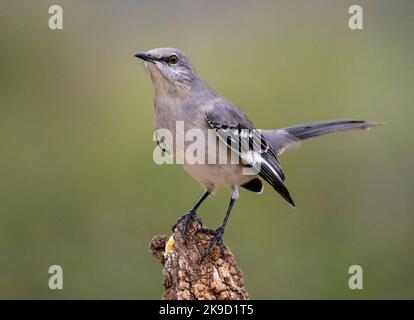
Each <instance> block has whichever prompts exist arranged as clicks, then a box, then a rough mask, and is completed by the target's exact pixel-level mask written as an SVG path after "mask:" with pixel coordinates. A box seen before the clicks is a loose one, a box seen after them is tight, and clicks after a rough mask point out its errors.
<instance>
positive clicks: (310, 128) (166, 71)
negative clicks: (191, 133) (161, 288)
mask: <svg viewBox="0 0 414 320" xmlns="http://www.w3.org/2000/svg"><path fill="white" fill-rule="evenodd" d="M135 57H137V58H140V59H142V60H143V61H144V64H145V67H146V68H147V70H148V71H149V74H150V76H151V79H152V82H153V84H154V86H155V103H154V106H155V127H156V129H161V128H162V129H167V130H169V131H171V132H172V133H173V135H174V136H175V134H176V123H177V122H178V121H182V122H183V123H184V125H183V130H184V131H187V130H190V129H194V128H196V129H199V130H201V131H202V132H204V133H205V134H206V135H207V134H208V133H207V131H208V130H209V129H210V130H211V129H213V130H215V132H216V133H217V135H218V136H219V137H220V139H218V141H219V142H218V143H219V147H218V148H226V149H227V152H228V153H231V154H236V155H237V156H238V157H239V158H241V159H242V161H241V162H240V163H236V164H234V163H230V162H229V163H215V164H189V163H187V162H186V161H184V163H183V167H184V169H185V170H186V171H187V172H188V173H189V174H190V175H191V176H192V177H193V178H194V179H196V180H197V181H199V182H200V183H201V184H202V185H203V187H204V190H205V192H204V194H203V195H202V196H201V198H200V199H199V200H198V201H197V202H196V204H195V205H194V206H193V208H192V209H191V210H190V211H189V212H188V213H187V214H185V215H183V216H182V217H181V218H180V219H179V220H178V221H177V223H176V224H175V225H174V227H173V228H175V227H176V226H177V224H178V223H180V224H181V223H182V227H183V228H184V229H185V227H186V224H187V222H188V220H189V218H190V217H195V216H196V211H197V209H198V208H199V206H200V205H201V203H202V202H203V201H204V200H205V199H206V198H207V197H208V195H209V194H211V193H212V192H213V191H214V189H215V188H216V186H227V187H230V188H231V198H230V203H229V205H228V208H227V212H226V214H225V217H224V220H223V223H222V224H221V226H220V227H219V228H217V229H216V230H215V231H213V234H214V238H213V240H212V241H211V243H210V245H209V247H208V250H207V253H208V252H209V251H210V249H211V248H212V247H213V246H214V245H215V244H219V245H220V246H221V247H223V243H222V237H223V233H224V228H225V226H226V223H227V220H228V218H229V215H230V212H231V210H232V208H233V205H234V202H235V201H236V199H237V198H238V197H239V188H240V187H243V188H246V189H247V190H250V191H253V192H256V193H261V192H262V191H263V185H262V180H261V179H263V180H265V181H266V182H268V183H269V184H270V185H271V186H272V187H273V188H274V189H275V190H276V191H277V192H278V193H279V194H280V195H281V196H282V197H283V198H284V199H285V200H286V201H287V202H288V203H289V204H290V205H292V206H293V207H294V206H295V204H294V202H293V199H292V197H291V196H290V194H289V191H288V189H287V188H286V187H285V185H284V180H285V175H284V173H283V171H282V168H281V165H280V162H279V159H278V156H279V155H280V154H281V153H282V152H284V151H285V150H287V149H289V148H291V147H293V146H294V145H297V144H298V143H299V142H300V141H301V140H305V139H309V138H313V137H317V136H321V135H324V134H327V133H331V132H337V131H344V130H350V129H367V128H370V127H372V126H374V125H375V123H372V122H367V121H363V120H331V121H323V122H314V123H308V124H302V125H297V126H293V127H288V128H283V129H274V130H262V131H260V132H259V130H257V129H256V127H255V126H254V125H253V123H252V121H251V120H250V119H249V118H248V117H247V116H246V114H245V113H243V111H241V110H240V109H239V108H238V107H237V106H236V105H234V104H233V103H232V102H231V101H229V100H227V99H226V98H224V97H222V96H221V95H219V94H218V93H217V92H216V91H214V90H213V89H212V88H210V87H209V86H208V85H207V84H206V83H205V82H204V81H203V80H202V79H201V78H200V77H199V75H198V74H197V72H196V70H195V69H194V67H193V66H192V65H191V63H190V61H189V59H188V58H187V56H186V55H185V54H184V53H183V52H182V51H180V50H178V49H174V48H157V49H152V50H149V51H146V52H138V53H136V54H135ZM243 130H248V131H247V132H248V133H247V135H248V136H249V137H255V136H257V135H260V140H259V141H260V144H259V148H256V149H254V150H253V151H252V152H250V151H249V152H250V153H249V154H247V152H246V151H245V152H244V153H243V151H242V150H240V148H234V147H232V146H231V143H232V142H234V140H235V139H234V138H235V135H234V134H236V135H237V134H239V135H242V133H241V132H242V131H243ZM223 133H224V134H228V136H227V137H226V136H223ZM230 133H231V135H230ZM157 142H158V144H159V145H160V146H161V147H162V148H163V149H165V150H166V151H167V152H168V153H170V154H171V155H172V156H173V157H176V156H177V153H179V152H182V151H183V150H180V148H181V149H182V148H185V147H186V145H188V142H187V144H186V145H184V146H181V147H179V146H177V145H175V144H174V141H165V140H164V141H157ZM209 152H212V151H211V148H209V150H206V153H207V154H208V153H209ZM249 166H250V167H256V168H258V170H257V174H254V175H247V174H244V173H243V169H244V168H245V167H249Z"/></svg>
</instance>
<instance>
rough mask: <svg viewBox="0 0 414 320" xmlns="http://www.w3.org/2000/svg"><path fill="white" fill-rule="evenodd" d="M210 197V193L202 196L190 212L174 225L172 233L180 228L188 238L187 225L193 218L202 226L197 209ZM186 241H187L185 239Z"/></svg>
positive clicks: (207, 192)
mask: <svg viewBox="0 0 414 320" xmlns="http://www.w3.org/2000/svg"><path fill="white" fill-rule="evenodd" d="M209 195H210V192H209V191H205V192H204V194H203V195H202V196H201V198H200V199H198V201H197V202H196V204H195V205H194V206H193V207H192V208H191V209H190V211H188V212H187V213H185V214H183V215H182V216H181V217H180V218H178V220H177V222H176V223H174V224H173V226H172V231H173V232H174V230H175V228H177V226H180V229H181V232H182V234H183V237H184V238H185V237H186V231H187V224H188V222H189V221H190V220H191V218H194V217H196V219H197V221H198V222H199V223H200V224H201V220H200V219H198V218H197V209H198V207H200V205H201V204H202V203H203V201H204V200H206V198H207V197H208V196H209ZM184 240H186V239H184Z"/></svg>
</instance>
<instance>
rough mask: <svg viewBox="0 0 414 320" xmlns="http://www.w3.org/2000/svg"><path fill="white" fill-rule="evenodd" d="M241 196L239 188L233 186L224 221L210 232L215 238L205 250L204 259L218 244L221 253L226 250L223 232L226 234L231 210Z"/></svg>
mask: <svg viewBox="0 0 414 320" xmlns="http://www.w3.org/2000/svg"><path fill="white" fill-rule="evenodd" d="M238 196H239V190H238V189H236V188H233V192H232V195H231V199H230V203H229V206H228V208H227V212H226V215H225V216H224V220H223V223H222V224H221V226H220V227H218V228H217V229H216V230H215V231H212V232H210V233H211V234H212V235H213V239H212V240H211V241H210V243H209V245H208V247H207V250H206V251H205V252H204V254H203V256H202V259H204V258H205V257H206V256H207V255H208V254H209V253H210V251H211V249H212V248H213V247H214V246H215V245H216V244H218V245H219V246H220V249H221V253H223V252H224V244H223V234H224V228H225V227H226V224H227V220H229V217H230V213H231V210H232V209H233V205H234V203H235V202H236V199H237V198H238Z"/></svg>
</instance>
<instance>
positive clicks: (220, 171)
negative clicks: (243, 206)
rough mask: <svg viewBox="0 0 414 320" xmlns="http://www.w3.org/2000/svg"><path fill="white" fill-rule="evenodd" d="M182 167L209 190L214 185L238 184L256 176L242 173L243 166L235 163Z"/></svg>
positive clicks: (185, 165)
mask: <svg viewBox="0 0 414 320" xmlns="http://www.w3.org/2000/svg"><path fill="white" fill-rule="evenodd" d="M183 168H184V170H185V171H186V172H187V173H188V174H189V175H190V176H192V177H193V178H194V179H195V180H197V181H198V182H200V183H201V184H202V185H203V186H204V187H205V188H206V189H207V190H209V191H213V190H214V188H215V187H216V186H240V185H242V184H244V183H246V182H248V181H250V180H252V179H253V178H255V177H256V176H255V175H247V174H244V172H243V167H241V166H240V165H236V164H207V165H198V164H193V165H188V164H184V165H183Z"/></svg>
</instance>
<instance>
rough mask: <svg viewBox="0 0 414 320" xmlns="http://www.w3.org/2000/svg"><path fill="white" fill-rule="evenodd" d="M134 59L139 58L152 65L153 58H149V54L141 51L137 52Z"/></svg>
mask: <svg viewBox="0 0 414 320" xmlns="http://www.w3.org/2000/svg"><path fill="white" fill-rule="evenodd" d="M134 56H135V57H137V58H140V59H142V60H144V61H148V62H151V63H154V60H155V58H154V57H153V56H151V55H150V54H148V53H146V52H143V51H139V52H137V53H136V54H135V55H134Z"/></svg>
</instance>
